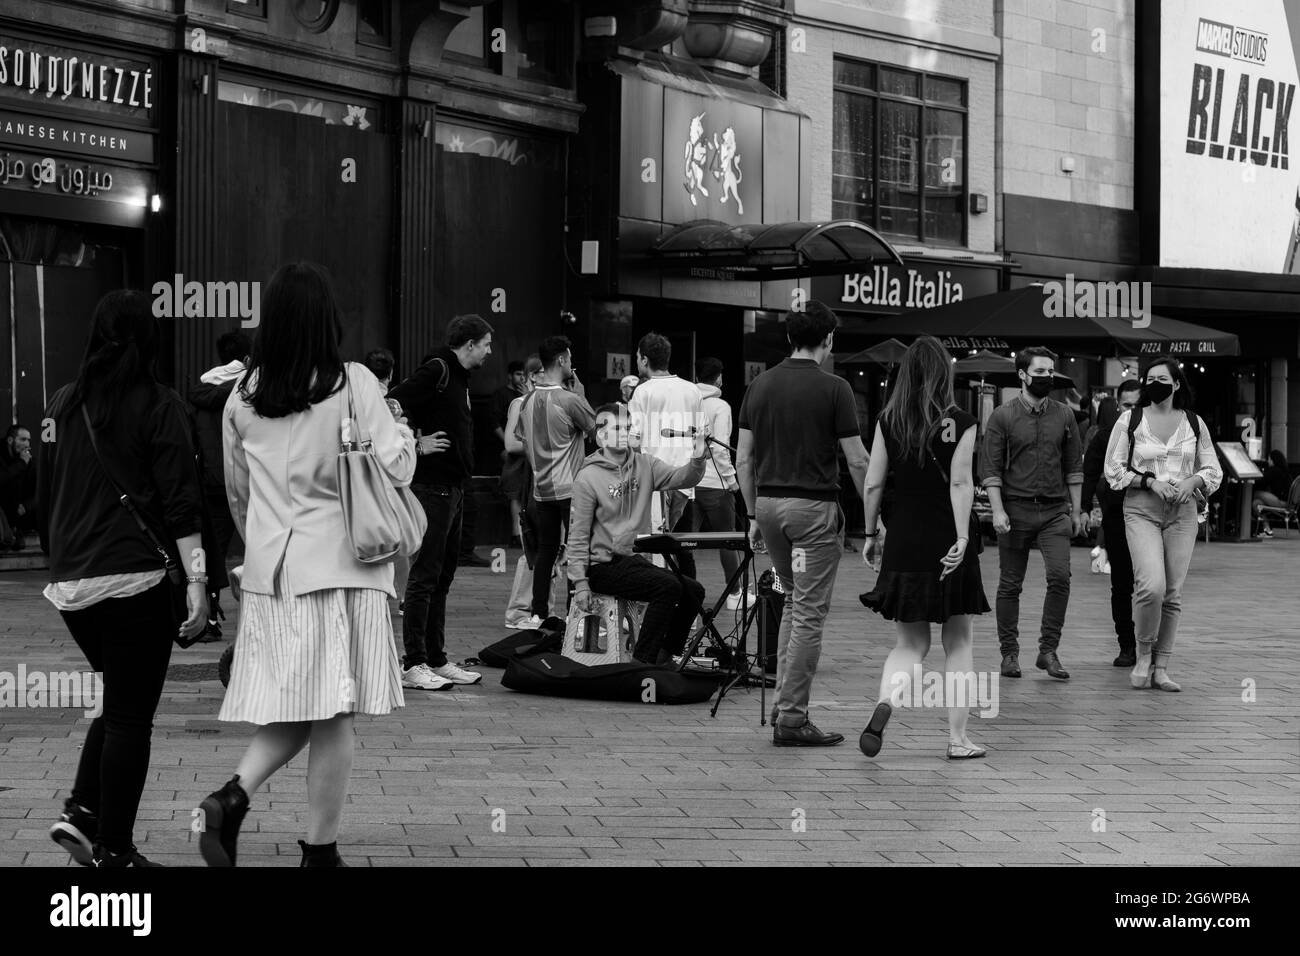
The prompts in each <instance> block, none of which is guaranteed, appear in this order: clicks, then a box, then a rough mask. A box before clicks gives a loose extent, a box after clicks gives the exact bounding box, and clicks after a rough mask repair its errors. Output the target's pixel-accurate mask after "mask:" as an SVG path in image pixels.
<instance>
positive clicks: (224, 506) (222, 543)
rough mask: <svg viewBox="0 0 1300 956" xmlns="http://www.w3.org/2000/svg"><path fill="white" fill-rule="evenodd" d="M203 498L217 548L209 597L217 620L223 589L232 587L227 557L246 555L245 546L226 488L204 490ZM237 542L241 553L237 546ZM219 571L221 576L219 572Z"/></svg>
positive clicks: (211, 559)
mask: <svg viewBox="0 0 1300 956" xmlns="http://www.w3.org/2000/svg"><path fill="white" fill-rule="evenodd" d="M203 497H204V500H205V501H206V503H207V515H208V520H209V521H210V522H211V524H210V526H209V527H210V529H211V535H210V539H211V542H212V545H213V546H214V551H215V553H213V554H209V555H208V556H207V559H208V585H209V587H208V598H209V599H210V600H211V602H212V607H211V608H210V609H209V614H211V615H212V616H213V617H214V618H215V617H216V613H217V605H218V603H219V601H220V598H221V590H222V588H224V587H226V586H227V585H228V584H229V579H228V578H227V576H226V565H227V563H228V560H227V559H228V558H230V557H231V556H233V555H236V554H238V555H242V554H243V553H244V543H243V541H242V540H241V539H240V537H239V532H238V531H237V530H236V528H235V519H234V517H233V516H232V515H231V514H230V502H229V500H228V499H227V498H226V490H225V489H224V488H204V489H203ZM236 542H238V545H239V547H238V550H237V551H236V550H235V549H234V546H235V544H236ZM218 568H220V569H221V570H220V573H219V574H218V573H217V569H218Z"/></svg>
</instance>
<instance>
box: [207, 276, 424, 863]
mask: <svg viewBox="0 0 1300 956" xmlns="http://www.w3.org/2000/svg"><path fill="white" fill-rule="evenodd" d="M340 316H341V313H340V310H339V307H338V304H337V301H336V300H335V297H334V292H333V289H332V288H331V285H330V281H329V278H328V277H327V276H326V274H325V273H324V272H323V271H322V270H321V269H320V268H318V267H317V266H314V265H311V264H309V263H297V264H293V265H287V266H283V267H281V268H280V270H279V271H277V272H276V274H275V275H274V276H273V277H272V279H271V281H270V283H269V285H268V286H267V289H266V293H265V295H264V297H263V300H262V317H261V325H260V327H259V329H258V334H257V338H256V339H255V340H254V343H253V355H252V360H251V362H250V364H249V369H248V373H247V375H246V377H245V378H244V380H243V381H242V382H241V383H240V384H239V385H238V386H237V387H236V388H235V390H234V391H233V392H232V393H231V395H230V399H229V401H228V402H227V404H226V409H225V412H224V415H223V445H224V450H225V473H226V493H227V496H228V498H229V500H230V508H231V513H232V514H233V515H234V517H235V521H236V526H237V527H238V528H239V529H240V531H241V532H242V533H243V538H244V541H245V542H246V544H247V552H246V556H245V560H244V573H243V580H242V582H241V591H242V603H241V606H240V615H239V637H238V640H237V641H236V643H235V662H234V668H233V672H232V674H231V681H230V687H229V689H228V690H227V691H226V697H225V701H224V702H223V704H222V706H221V714H220V717H221V719H222V720H228V721H244V722H248V723H253V724H257V725H258V729H257V731H256V732H255V733H254V735H253V740H252V742H251V743H250V744H249V746H248V750H247V751H246V752H245V754H244V757H243V759H242V760H241V761H240V763H239V767H238V769H237V771H236V774H235V776H234V778H233V779H232V780H231V781H230V782H229V783H227V784H226V785H225V786H224V787H222V788H221V789H220V790H218V791H216V792H215V793H212V794H210V795H209V796H208V797H207V798H206V799H205V800H204V801H203V802H202V804H201V806H200V809H202V811H203V814H204V831H203V833H202V835H201V837H200V841H199V846H200V851H201V852H202V854H203V858H204V860H206V861H207V863H208V865H209V866H234V865H235V855H236V844H237V840H238V836H239V828H240V824H241V823H242V821H243V818H244V815H245V814H246V813H247V812H248V806H249V798H250V797H252V796H253V795H254V794H255V793H256V792H257V790H258V788H260V787H261V786H262V784H263V783H265V782H266V780H267V779H268V778H269V777H270V776H271V775H272V774H274V773H275V772H276V771H277V770H279V769H280V768H281V767H283V766H284V765H285V764H286V763H288V762H289V760H291V759H292V758H293V757H294V756H295V755H297V754H298V753H299V752H300V751H301V750H302V749H303V748H304V747H309V756H308V763H307V799H308V808H309V809H308V820H307V834H306V836H307V839H306V840H305V841H302V840H300V841H299V844H300V845H301V846H302V849H303V859H302V865H303V866H341V865H343V863H342V860H341V858H340V857H339V854H338V849H337V842H336V841H337V835H338V830H339V818H340V815H341V813H342V810H343V804H344V802H345V801H346V799H347V793H348V782H349V778H350V776H351V772H352V755H353V747H354V737H353V720H354V717H355V715H356V714H358V713H361V714H387V713H389V712H390V711H392V710H393V708H395V707H401V706H403V698H402V684H401V669H400V665H399V662H398V659H397V651H396V645H395V643H394V640H393V629H392V621H391V618H390V617H389V613H388V598H390V597H392V596H393V593H394V592H393V566H392V564H391V563H385V564H362V563H361V562H360V561H358V560H357V559H356V556H355V555H354V553H353V550H352V546H351V544H350V542H349V538H348V534H347V531H346V529H345V527H344V523H343V508H342V504H341V502H340V499H339V486H338V477H337V473H336V470H335V469H336V460H337V456H338V454H339V445H340V436H341V427H342V424H343V420H344V419H345V418H346V419H351V420H352V421H351V423H350V425H351V428H352V429H359V431H360V437H361V438H363V439H364V438H369V439H371V440H372V441H373V449H374V454H375V455H376V457H377V458H378V459H379V462H380V464H381V465H382V467H383V469H384V471H385V472H387V474H388V476H389V478H390V479H391V480H392V482H393V484H394V485H395V486H404V485H407V484H409V483H410V480H411V477H412V475H413V474H414V471H415V438H414V436H413V434H412V433H411V430H410V429H409V428H407V427H406V425H405V424H404V423H403V422H400V421H394V419H393V416H392V414H391V413H390V411H389V409H388V406H387V405H386V404H385V402H384V396H383V392H382V390H381V389H380V386H379V382H378V380H377V379H376V378H375V376H374V374H373V373H371V372H370V371H369V370H368V369H367V368H366V367H365V366H364V365H361V364H358V363H353V362H348V363H346V364H345V363H344V362H343V361H342V359H341V358H340V357H339V348H338V346H339V340H340V338H341V323H340Z"/></svg>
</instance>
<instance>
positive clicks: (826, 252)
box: [640, 219, 903, 282]
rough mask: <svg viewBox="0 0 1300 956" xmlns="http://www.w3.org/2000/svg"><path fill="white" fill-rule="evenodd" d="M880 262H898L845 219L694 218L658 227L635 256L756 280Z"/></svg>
mask: <svg viewBox="0 0 1300 956" xmlns="http://www.w3.org/2000/svg"><path fill="white" fill-rule="evenodd" d="M880 262H893V263H896V264H897V265H900V266H901V265H902V264H903V260H902V257H901V256H899V254H898V253H897V252H896V251H895V249H894V247H893V246H892V245H890V244H889V242H888V241H886V240H885V239H884V238H883V237H882V236H881V235H880V234H879V233H877V232H876V231H875V230H874V229H872V228H870V227H869V226H866V225H863V224H862V223H860V222H854V221H852V220H848V219H841V220H835V221H833V222H783V223H777V224H774V225H737V226H733V225H728V224H727V223H723V222H716V221H714V220H710V219H704V220H697V221H695V222H687V223H683V224H682V225H680V226H676V227H674V228H672V229H670V230H669V231H668V232H666V233H664V234H663V235H662V236H660V237H659V238H658V239H657V240H656V241H655V242H654V243H653V244H652V245H651V246H650V248H649V250H648V251H647V252H646V254H645V255H644V257H642V258H641V259H640V263H641V264H644V265H650V266H655V265H657V266H658V267H659V268H662V269H674V268H680V269H689V270H697V269H709V270H717V271H719V272H723V273H726V274H728V276H729V277H730V278H734V279H746V280H752V281H761V282H767V281H772V280H779V279H799V278H805V277H807V276H824V275H839V274H842V273H845V272H852V271H854V270H856V269H864V268H867V267H869V266H871V265H873V264H875V263H880Z"/></svg>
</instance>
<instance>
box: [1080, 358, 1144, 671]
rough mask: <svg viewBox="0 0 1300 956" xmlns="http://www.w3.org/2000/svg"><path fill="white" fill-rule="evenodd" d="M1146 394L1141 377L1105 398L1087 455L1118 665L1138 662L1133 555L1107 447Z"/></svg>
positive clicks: (1086, 477) (1087, 504)
mask: <svg viewBox="0 0 1300 956" xmlns="http://www.w3.org/2000/svg"><path fill="white" fill-rule="evenodd" d="M1141 395H1142V385H1141V383H1139V382H1138V381H1137V379H1132V378H1130V379H1127V380H1125V381H1124V382H1121V383H1120V386H1119V391H1118V392H1117V393H1116V395H1115V397H1116V399H1118V401H1119V405H1118V406H1116V405H1115V403H1114V402H1110V401H1105V402H1103V403H1102V404H1101V406H1100V407H1099V409H1098V411H1097V432H1096V434H1094V435H1093V436H1092V440H1091V441H1089V442H1088V449H1087V451H1086V452H1085V453H1084V456H1083V510H1084V511H1091V510H1092V498H1093V493H1094V491H1095V492H1096V496H1097V504H1098V505H1099V506H1100V507H1101V533H1102V536H1103V537H1104V538H1105V541H1106V552H1105V553H1106V560H1107V561H1108V562H1109V563H1110V616H1111V618H1112V619H1113V620H1114V622H1115V637H1116V638H1117V639H1118V641H1119V656H1118V657H1116V658H1115V660H1114V661H1113V662H1112V663H1114V665H1115V666H1116V667H1132V666H1133V665H1134V664H1136V663H1137V638H1136V636H1135V632H1134V629H1133V558H1132V556H1131V555H1130V554H1129V551H1128V537H1127V536H1126V534H1125V531H1124V495H1123V494H1122V493H1120V492H1117V491H1112V490H1111V488H1110V485H1109V484H1107V482H1106V478H1105V475H1104V471H1105V468H1106V447H1107V445H1109V444H1110V433H1111V430H1112V429H1113V428H1114V427H1115V422H1117V421H1118V420H1119V417H1120V415H1122V414H1124V412H1126V411H1131V410H1132V409H1133V408H1135V407H1136V406H1137V403H1138V399H1139V398H1140V397H1141Z"/></svg>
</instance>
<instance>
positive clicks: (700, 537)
mask: <svg viewBox="0 0 1300 956" xmlns="http://www.w3.org/2000/svg"><path fill="white" fill-rule="evenodd" d="M632 550H634V551H638V552H640V553H642V554H676V553H678V552H681V551H701V550H703V551H724V550H725V551H748V550H749V535H747V534H745V532H743V531H692V532H689V533H684V534H683V533H678V532H674V533H671V534H639V535H637V536H636V543H635V544H633V546H632Z"/></svg>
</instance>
